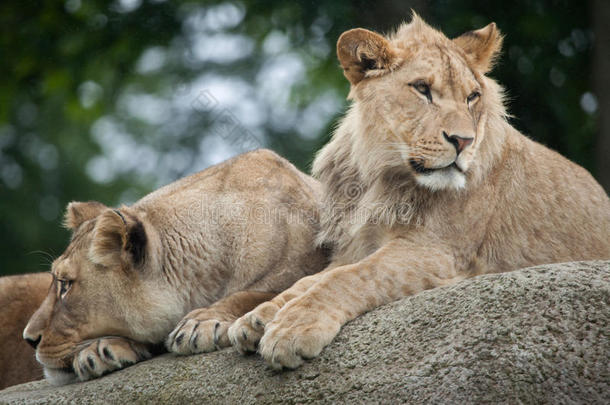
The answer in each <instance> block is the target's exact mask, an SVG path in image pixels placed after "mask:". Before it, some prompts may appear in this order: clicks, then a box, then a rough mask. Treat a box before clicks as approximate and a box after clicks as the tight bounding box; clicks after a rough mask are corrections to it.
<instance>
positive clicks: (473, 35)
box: [453, 23, 502, 74]
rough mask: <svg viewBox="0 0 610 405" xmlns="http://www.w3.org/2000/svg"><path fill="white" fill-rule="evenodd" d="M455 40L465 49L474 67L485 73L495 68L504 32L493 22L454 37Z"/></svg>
mask: <svg viewBox="0 0 610 405" xmlns="http://www.w3.org/2000/svg"><path fill="white" fill-rule="evenodd" d="M453 42H454V43H455V44H456V45H457V46H459V47H460V48H462V49H463V50H464V52H465V53H466V56H467V57H468V59H469V61H470V63H471V64H472V65H473V66H474V68H475V69H477V70H478V71H479V72H481V73H483V74H485V73H487V72H489V71H490V70H491V69H492V68H493V65H494V62H495V60H496V58H497V56H498V54H499V52H500V49H502V34H501V33H500V30H499V29H498V27H497V26H496V23H491V24H489V25H487V26H486V27H484V28H481V29H479V30H476V31H468V32H466V33H464V34H462V35H460V36H459V37H457V38H454V39H453Z"/></svg>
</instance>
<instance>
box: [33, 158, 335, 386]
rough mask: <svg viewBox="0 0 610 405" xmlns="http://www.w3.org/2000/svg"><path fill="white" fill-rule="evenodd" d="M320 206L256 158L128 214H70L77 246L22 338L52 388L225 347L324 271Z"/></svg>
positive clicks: (203, 176) (182, 183) (86, 206)
mask: <svg viewBox="0 0 610 405" xmlns="http://www.w3.org/2000/svg"><path fill="white" fill-rule="evenodd" d="M319 201H320V194H319V184H318V183H317V182H316V181H315V180H313V179H312V178H310V177H308V176H306V175H304V174H303V173H301V172H299V171H298V170H297V169H296V168H295V167H294V166H292V165H291V164H290V163H288V162H287V161H286V160H285V159H283V158H280V157H279V156H277V155H276V154H275V153H273V152H271V151H267V150H259V151H255V152H250V153H247V154H244V155H241V156H239V157H236V158H234V159H231V160H229V161H227V162H224V163H222V164H219V165H216V166H214V167H211V168H209V169H207V170H204V171H203V172H200V173H197V174H194V175H192V176H189V177H186V178H184V179H182V180H179V181H177V182H175V183H172V184H170V185H168V186H165V187H163V188H161V189H159V190H157V191H155V192H153V193H151V194H149V195H148V196H146V197H144V198H143V199H141V200H140V201H138V202H137V203H135V204H134V205H132V206H130V207H126V206H123V207H121V208H120V209H112V208H108V207H106V206H104V205H103V204H101V203H97V202H79V203H77V202H72V203H70V204H69V205H68V208H67V212H66V217H65V224H66V226H67V227H68V228H69V229H71V230H72V232H73V234H72V240H71V241H70V244H69V245H68V247H67V249H66V251H65V252H64V253H63V254H62V255H61V256H60V257H59V258H57V260H55V261H54V262H53V266H52V275H53V278H54V280H55V281H54V283H53V286H52V288H51V289H50V291H49V294H48V295H47V297H46V298H45V300H44V302H43V304H42V305H41V307H40V308H39V309H38V311H37V312H36V313H35V314H34V316H33V317H32V319H31V320H30V322H29V323H28V325H27V327H26V328H25V330H24V332H23V335H24V338H25V339H26V340H27V341H28V342H30V343H31V344H32V345H33V346H35V347H36V357H37V359H38V360H39V361H40V362H41V363H42V364H43V366H44V373H45V376H46V377H47V379H48V380H49V381H50V382H51V383H54V384H64V383H67V382H70V381H73V380H74V379H75V377H78V379H80V380H87V379H90V378H93V377H97V376H100V375H102V374H104V373H107V372H109V371H112V370H116V369H119V368H122V367H124V366H126V365H129V364H133V363H135V362H137V361H140V360H142V359H146V358H148V357H150V356H151V354H152V350H153V349H154V348H155V346H153V345H156V344H160V343H163V342H164V341H165V340H166V338H167V348H168V349H169V350H170V351H172V352H176V353H197V352H205V351H211V350H214V349H216V348H220V347H226V346H229V345H230V342H229V340H228V338H227V334H226V332H227V328H228V326H229V324H230V323H231V322H232V321H234V320H235V319H237V318H238V317H239V316H241V315H243V314H245V313H246V312H247V311H249V310H251V309H253V308H254V307H255V306H256V305H258V304H259V303H261V302H263V301H265V300H268V299H270V298H272V297H273V296H274V295H275V294H276V293H278V292H280V291H282V290H284V289H286V288H287V287H289V286H290V285H291V284H292V283H294V282H295V281H296V280H298V279H300V278H301V277H303V276H306V275H308V274H312V273H315V272H317V271H319V270H321V269H323V268H324V267H325V266H326V264H327V258H326V256H327V255H326V253H325V251H324V250H323V249H318V248H316V247H315V243H314V238H315V235H316V233H317V231H318V229H319V223H318V222H319V218H318V209H319V207H318V204H319ZM189 311H192V312H190V313H188V312H189ZM187 313H188V314H187ZM185 315H186V316H185ZM183 317H184V320H183V321H182V322H181V323H180V324H178V322H179V321H180V320H181V319H182V318H183ZM177 324H178V326H176V325H177ZM174 328H175V329H176V330H175V331H174V332H173V333H172V334H171V335H170V336H169V338H168V334H169V333H170V332H171V331H172V329H174Z"/></svg>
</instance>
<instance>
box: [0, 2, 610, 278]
mask: <svg viewBox="0 0 610 405" xmlns="http://www.w3.org/2000/svg"><path fill="white" fill-rule="evenodd" d="M411 8H413V9H415V10H416V11H417V12H418V13H419V14H420V15H422V16H423V17H424V18H425V19H426V20H427V21H428V22H429V23H431V24H432V25H435V26H437V27H439V28H441V29H442V30H443V31H444V32H445V33H446V34H447V35H448V36H457V35H459V34H461V33H462V32H464V31H468V30H471V29H476V28H480V27H482V26H484V25H486V24H487V23H489V22H490V21H495V22H496V23H497V24H498V25H499V27H500V29H501V30H502V31H503V32H504V33H505V34H506V39H505V47H504V51H503V55H502V58H501V60H500V63H499V65H498V67H497V68H496V69H495V71H494V72H493V73H492V76H493V77H495V78H497V79H498V80H499V81H500V82H501V83H502V84H503V85H505V86H506V87H507V89H508V94H509V96H510V102H509V106H508V107H509V111H510V113H512V114H513V115H514V116H515V117H516V118H514V119H513V125H514V126H516V127H517V128H518V129H519V130H521V131H522V132H524V133H525V134H527V135H529V136H531V137H532V138H534V139H536V140H538V141H540V142H542V143H544V144H546V145H548V146H550V147H551V148H553V149H556V150H558V151H560V152H561V153H562V154H564V155H566V156H568V157H569V158H570V159H572V160H574V161H576V162H578V163H579V164H581V165H583V166H584V167H586V168H587V169H589V170H590V171H591V172H593V173H594V175H596V176H597V178H598V179H600V181H602V182H604V184H605V187H606V189H607V190H608V189H609V187H610V179H609V176H610V167H609V166H608V164H609V163H608V161H610V145H609V144H610V125H609V123H608V117H610V112H609V111H608V104H609V101H608V95H609V94H610V88H609V86H610V84H609V83H608V77H609V74H608V72H609V69H610V67H609V65H608V58H609V57H610V35H609V32H608V29H609V26H610V24H609V21H610V18H609V17H608V12H609V11H610V2H608V1H606V0H592V1H591V2H586V1H581V2H575V1H571V0H514V1H511V2H491V1H478V0H477V1H475V0H459V1H458V0H429V1H428V0H413V1H401V0H381V1H378V2H367V1H364V0H351V1H347V0H344V1H338V0H316V1H307V2H305V1H303V2H289V1H277V0H270V1H253V0H241V1H177V0H176V1H162V0H161V1H160V0H156V1H155V0H148V1H147V0H118V1H114V2H107V1H101V0H88V1H83V0H67V1H57V0H51V1H47V2H34V1H25V0H22V1H15V0H13V1H7V0H5V1H3V2H2V3H0V61H1V64H0V233H1V234H2V235H3V237H2V244H1V245H0V258H1V260H0V266H1V267H0V274H12V273H22V272H33V271H43V270H48V269H49V266H48V265H49V262H50V260H51V259H52V258H53V257H55V256H57V255H58V254H61V252H62V251H63V249H64V248H65V246H66V244H67V242H68V240H69V232H68V231H66V230H64V229H63V228H61V226H60V225H61V220H62V215H63V210H64V207H65V205H66V204H67V203H68V202H69V201H71V200H98V201H101V202H104V203H105V204H107V205H112V206H114V205H118V204H121V203H131V202H134V201H136V200H137V199H138V198H140V197H141V196H143V195H144V194H145V193H146V192H148V191H150V190H152V189H154V188H156V187H158V186H160V185H163V184H166V183H168V182H171V181H173V180H175V179H177V178H179V177H181V176H184V175H186V174H189V173H192V172H194V171H197V170H201V169H203V168H205V167H207V166H209V165H211V164H214V163H217V162H219V161H221V160H224V159H225V158H227V157H229V156H232V155H234V154H237V153H239V152H242V151H245V150H248V149H253V148H256V147H261V146H265V147H270V148H272V149H274V150H276V151H277V152H279V153H280V154H282V155H283V156H285V157H287V158H288V159H290V160H291V161H293V162H294V163H295V164H296V165H297V166H299V167H300V168H301V169H303V170H309V165H310V163H311V161H312V158H313V154H314V152H315V151H316V150H317V149H319V148H320V147H321V146H322V145H323V144H324V143H325V142H326V141H327V140H328V137H329V135H330V133H331V131H332V128H333V125H334V123H335V122H336V119H337V118H338V117H339V116H340V115H341V113H342V112H343V111H344V109H345V106H346V101H345V96H346V95H347V92H348V83H347V80H345V79H344V78H343V75H342V72H341V69H340V68H339V65H338V62H337V60H336V56H335V52H334V49H335V43H336V40H337V38H338V36H339V35H340V34H341V33H342V32H343V31H345V30H347V29H349V28H353V27H365V28H369V29H374V30H377V31H380V32H388V31H390V30H391V29H392V28H394V27H396V26H397V25H398V24H399V23H401V22H402V21H405V20H408V19H409V16H410V9H411ZM604 16H606V17H604ZM604 111H605V114H603V112H604ZM604 119H605V121H604Z"/></svg>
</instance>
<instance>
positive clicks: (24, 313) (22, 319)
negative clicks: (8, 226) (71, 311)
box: [0, 273, 52, 389]
mask: <svg viewBox="0 0 610 405" xmlns="http://www.w3.org/2000/svg"><path fill="white" fill-rule="evenodd" d="M51 279H52V277H51V275H50V274H49V273H33V274H23V275H18V276H6V277H1V278H0V308H1V309H0V325H2V327H0V342H2V345H1V346H0V389H3V388H6V387H9V386H11V385H15V384H21V383H24V382H28V381H34V380H40V379H41V378H42V367H41V366H40V364H38V362H37V361H36V358H35V357H34V355H35V353H34V349H33V348H32V347H31V346H30V345H28V344H27V343H26V342H25V341H24V340H23V338H22V337H21V332H22V331H23V328H24V327H25V325H26V324H27V322H28V320H29V319H30V317H31V316H32V314H33V313H34V312H35V311H36V309H37V308H38V307H39V306H40V304H41V303H42V300H43V299H44V297H45V295H47V291H48V290H49V286H50V285H51Z"/></svg>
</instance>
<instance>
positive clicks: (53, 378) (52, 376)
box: [43, 366, 78, 386]
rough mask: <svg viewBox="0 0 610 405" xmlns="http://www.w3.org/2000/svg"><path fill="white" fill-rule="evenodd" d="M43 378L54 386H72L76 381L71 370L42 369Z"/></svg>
mask: <svg viewBox="0 0 610 405" xmlns="http://www.w3.org/2000/svg"><path fill="white" fill-rule="evenodd" d="M43 372H44V378H45V379H46V380H47V381H48V382H49V384H51V385H54V386H59V385H66V384H72V383H74V382H77V381H78V378H77V377H76V374H75V373H74V372H73V371H72V369H71V368H50V367H46V366H45V367H43Z"/></svg>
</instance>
